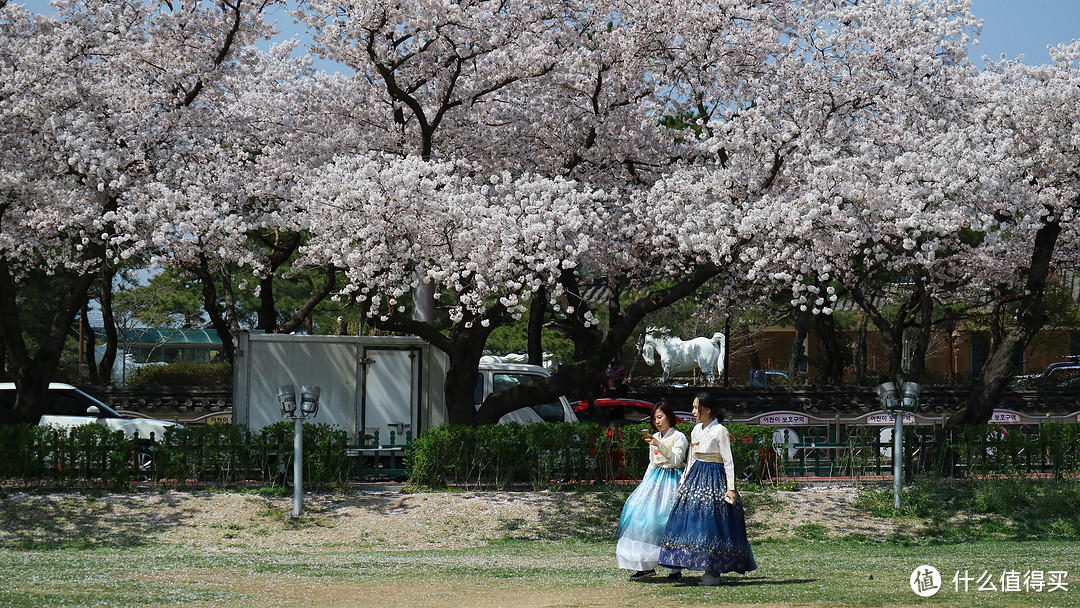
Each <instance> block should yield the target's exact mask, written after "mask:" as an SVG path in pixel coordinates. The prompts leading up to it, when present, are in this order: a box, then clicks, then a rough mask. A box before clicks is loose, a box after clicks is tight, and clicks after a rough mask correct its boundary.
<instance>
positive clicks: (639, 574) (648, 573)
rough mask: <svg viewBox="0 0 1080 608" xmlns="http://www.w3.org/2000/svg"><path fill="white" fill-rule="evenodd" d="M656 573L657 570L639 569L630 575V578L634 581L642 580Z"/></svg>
mask: <svg viewBox="0 0 1080 608" xmlns="http://www.w3.org/2000/svg"><path fill="white" fill-rule="evenodd" d="M655 574H656V570H638V571H637V572H635V573H633V574H631V575H630V580H632V581H640V580H641V579H643V578H646V577H649V576H653V575H655Z"/></svg>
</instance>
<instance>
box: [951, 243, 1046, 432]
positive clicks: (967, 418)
mask: <svg viewBox="0 0 1080 608" xmlns="http://www.w3.org/2000/svg"><path fill="white" fill-rule="evenodd" d="M1060 234H1061V225H1060V224H1059V223H1058V222H1057V221H1053V222H1048V223H1046V224H1043V226H1042V227H1041V228H1039V231H1038V232H1036V233H1035V246H1034V249H1033V250H1032V252H1031V263H1030V265H1029V266H1028V276H1027V283H1026V284H1025V286H1024V297H1023V299H1022V300H1021V302H1020V313H1019V318H1018V319H1017V324H1016V325H1015V326H1014V327H1013V328H1012V329H1011V330H1009V331H1008V332H1007V333H1006V334H1005V337H1004V339H1003V340H1002V342H1001V345H1000V346H998V347H997V348H994V349H992V350H991V352H990V357H989V358H988V359H987V361H986V364H985V365H983V368H982V371H981V372H980V373H979V378H978V380H977V381H976V384H975V386H974V387H973V388H972V391H971V395H970V396H969V397H968V400H967V402H966V403H965V404H964V405H962V406H961V407H960V409H958V410H957V411H956V412H955V413H954V414H953V415H952V416H951V417H950V418H949V422H948V425H947V426H948V427H949V428H955V427H958V426H963V425H968V424H985V423H986V422H989V421H990V417H991V416H992V415H993V413H994V408H995V407H997V406H998V404H999V403H1001V396H1002V395H1003V394H1004V392H1005V389H1006V387H1007V386H1008V384H1009V382H1010V380H1011V379H1012V377H1013V375H1014V374H1015V373H1016V363H1015V362H1016V360H1017V359H1018V358H1019V356H1020V354H1021V353H1023V352H1024V349H1026V348H1027V345H1028V344H1029V343H1030V342H1031V339H1032V338H1034V337H1035V334H1036V333H1038V332H1039V330H1041V329H1042V327H1043V325H1045V324H1046V318H1047V317H1046V310H1045V308H1044V306H1043V298H1044V296H1045V295H1046V279H1047V277H1048V276H1049V274H1050V261H1051V259H1052V258H1053V255H1054V249H1055V247H1056V246H1057V239H1058V236H1059V235H1060Z"/></svg>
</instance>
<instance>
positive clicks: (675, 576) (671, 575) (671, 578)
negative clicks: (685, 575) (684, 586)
mask: <svg viewBox="0 0 1080 608" xmlns="http://www.w3.org/2000/svg"><path fill="white" fill-rule="evenodd" d="M680 578H682V571H681V570H676V571H674V572H669V573H668V575H667V580H669V581H677V580H679V579H680Z"/></svg>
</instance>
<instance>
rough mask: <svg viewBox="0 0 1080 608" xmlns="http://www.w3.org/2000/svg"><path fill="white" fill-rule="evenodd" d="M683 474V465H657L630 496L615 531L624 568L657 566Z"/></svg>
mask: <svg viewBox="0 0 1080 608" xmlns="http://www.w3.org/2000/svg"><path fill="white" fill-rule="evenodd" d="M680 477H682V469H669V468H666V467H653V468H652V470H650V471H649V472H648V473H646V474H645V477H644V478H643V479H642V480H641V483H640V484H639V485H638V487H637V488H636V489H635V490H634V491H633V492H632V493H631V494H630V497H629V498H627V499H626V504H624V505H623V510H622V515H620V516H619V529H618V531H617V532H616V533H615V536H616V538H618V543H617V544H616V546H615V559H616V560H617V561H618V562H619V567H620V568H625V569H627V570H652V569H654V568H656V562H657V560H658V559H660V541H662V540H663V539H664V530H665V529H666V528H667V523H668V515H670V514H671V508H672V506H673V505H674V504H675V492H676V490H677V489H678V487H679V478H680Z"/></svg>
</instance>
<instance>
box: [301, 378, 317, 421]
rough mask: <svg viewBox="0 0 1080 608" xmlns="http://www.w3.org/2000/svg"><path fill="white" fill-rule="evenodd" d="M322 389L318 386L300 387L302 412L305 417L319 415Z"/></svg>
mask: <svg viewBox="0 0 1080 608" xmlns="http://www.w3.org/2000/svg"><path fill="white" fill-rule="evenodd" d="M321 392H322V389H321V388H319V387H317V386H309V385H307V384H305V385H304V386H302V387H300V411H301V412H303V413H304V415H305V416H315V415H317V414H318V413H319V394H320V393H321Z"/></svg>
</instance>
